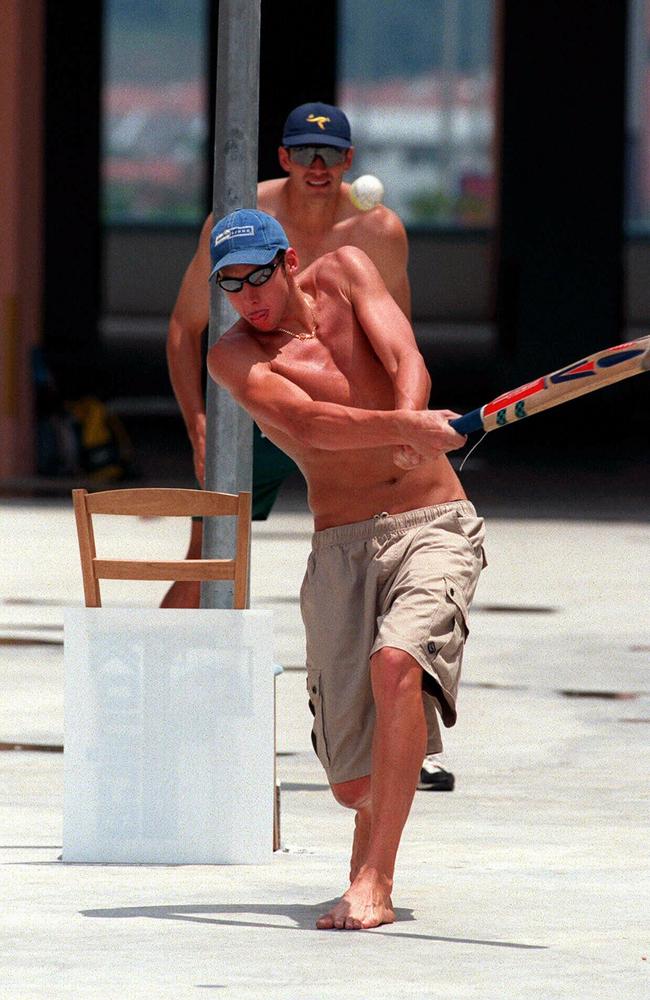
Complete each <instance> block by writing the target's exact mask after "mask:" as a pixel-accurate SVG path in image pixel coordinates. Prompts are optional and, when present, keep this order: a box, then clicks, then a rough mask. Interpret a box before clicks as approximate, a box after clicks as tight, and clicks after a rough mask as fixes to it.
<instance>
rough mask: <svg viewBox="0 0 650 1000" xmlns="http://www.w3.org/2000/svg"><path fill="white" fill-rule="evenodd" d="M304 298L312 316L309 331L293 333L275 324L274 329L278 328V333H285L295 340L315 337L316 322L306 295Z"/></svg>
mask: <svg viewBox="0 0 650 1000" xmlns="http://www.w3.org/2000/svg"><path fill="white" fill-rule="evenodd" d="M304 298H305V304H306V306H307V308H308V309H309V311H310V313H311V318H312V328H311V332H310V333H304V332H303V333H294V332H293V330H287V329H286V328H285V327H283V326H276V330H279V331H280V333H286V334H287V336H289V337H295V339H296V340H314V338H315V337H316V330H317V329H318V323H317V322H316V317H315V316H314V310H313V309H312V307H311V306H310V304H309V300H308V299H307V297H306V296H304Z"/></svg>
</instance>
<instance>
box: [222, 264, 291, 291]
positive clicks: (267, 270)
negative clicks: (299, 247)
mask: <svg viewBox="0 0 650 1000" xmlns="http://www.w3.org/2000/svg"><path fill="white" fill-rule="evenodd" d="M282 260H283V258H282V257H279V258H278V259H277V260H275V261H273V263H272V264H265V265H264V267H256V268H255V270H254V271H251V273H250V274H247V275H246V277H245V278H220V277H219V275H217V279H216V281H217V284H218V286H219V288H223V290H224V292H241V290H242V288H243V287H244V285H246V284H248V285H253V286H254V287H255V288H259V286H260V285H265V284H266V283H267V281H268V280H269V278H272V277H273V272H274V271H275V269H276V268H278V267H279V266H280V264H281V263H282Z"/></svg>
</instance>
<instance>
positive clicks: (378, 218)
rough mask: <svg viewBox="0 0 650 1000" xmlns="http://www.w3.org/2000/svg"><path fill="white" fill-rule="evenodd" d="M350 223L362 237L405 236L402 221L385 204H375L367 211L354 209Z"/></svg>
mask: <svg viewBox="0 0 650 1000" xmlns="http://www.w3.org/2000/svg"><path fill="white" fill-rule="evenodd" d="M351 221H352V225H353V226H354V231H355V233H358V234H359V236H360V237H361V238H362V239H367V240H372V241H373V242H375V241H378V240H398V239H404V238H406V230H405V229H404V223H403V222H402V220H401V219H400V217H399V215H398V214H397V212H393V210H392V209H391V208H387V207H386V206H385V205H377V207H376V208H371V209H370V211H369V212H362V211H360V210H359V209H355V214H354V216H353V217H352V220H351Z"/></svg>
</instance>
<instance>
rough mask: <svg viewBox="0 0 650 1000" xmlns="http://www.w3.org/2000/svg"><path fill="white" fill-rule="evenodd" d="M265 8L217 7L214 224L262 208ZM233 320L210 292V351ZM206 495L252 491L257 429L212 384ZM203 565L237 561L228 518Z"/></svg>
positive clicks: (243, 2) (254, 1) (210, 537)
mask: <svg viewBox="0 0 650 1000" xmlns="http://www.w3.org/2000/svg"><path fill="white" fill-rule="evenodd" d="M260 2H261V0H220V2H219V29H218V31H219V34H218V48H217V82H216V86H217V91H216V114H215V146H214V187H213V202H212V208H213V213H214V219H215V221H216V220H217V219H220V218H221V217H222V216H224V215H227V214H228V213H229V212H232V211H234V210H235V209H238V208H254V207H255V205H256V204H257V127H258V102H259V50H260ZM235 319H236V314H235V313H234V311H233V310H232V309H231V307H230V305H229V304H228V302H227V300H226V299H225V296H224V295H223V293H219V294H217V290H216V289H215V287H214V285H213V286H212V288H211V292H210V330H209V338H208V342H209V346H210V347H211V346H212V345H213V344H216V342H217V341H218V340H219V338H220V337H221V336H222V334H223V333H225V331H226V330H227V329H228V328H229V327H230V326H232V324H233V323H234V321H235ZM206 425H207V426H206V467H205V485H206V489H208V490H218V491H220V492H224V493H237V492H238V491H239V490H250V489H251V487H252V469H253V425H252V422H251V420H250V417H249V416H248V415H247V414H246V413H245V412H244V411H243V410H242V409H241V408H240V407H239V406H238V405H237V404H236V403H235V402H234V400H233V399H232V397H231V396H230V395H229V393H228V392H226V390H225V389H222V388H221V387H220V386H218V385H217V384H216V383H215V382H213V381H212V379H210V378H208V386H207V398H206ZM204 526H205V528H204V533H203V557H204V558H205V559H215V558H226V559H228V558H233V556H234V553H235V525H234V523H233V519H231V518H224V517H219V518H206V519H205V521H204ZM232 595H233V585H232V583H231V582H230V581H210V582H209V583H203V584H202V585H201V607H202V608H230V607H232Z"/></svg>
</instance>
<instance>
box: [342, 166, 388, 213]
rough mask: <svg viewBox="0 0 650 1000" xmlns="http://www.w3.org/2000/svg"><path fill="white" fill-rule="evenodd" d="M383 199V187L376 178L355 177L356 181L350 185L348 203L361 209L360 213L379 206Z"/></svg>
mask: <svg viewBox="0 0 650 1000" xmlns="http://www.w3.org/2000/svg"><path fill="white" fill-rule="evenodd" d="M383 197H384V185H383V184H382V183H381V181H380V180H379V178H378V177H373V175H372V174H364V175H363V177H357V179H356V181H354V182H353V183H352V184H351V185H350V201H351V202H352V204H353V205H354V207H355V208H359V209H361V211H362V212H368V211H370V209H371V208H375V207H376V206H377V205H379V204H381V201H382V199H383Z"/></svg>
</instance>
